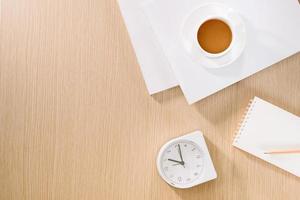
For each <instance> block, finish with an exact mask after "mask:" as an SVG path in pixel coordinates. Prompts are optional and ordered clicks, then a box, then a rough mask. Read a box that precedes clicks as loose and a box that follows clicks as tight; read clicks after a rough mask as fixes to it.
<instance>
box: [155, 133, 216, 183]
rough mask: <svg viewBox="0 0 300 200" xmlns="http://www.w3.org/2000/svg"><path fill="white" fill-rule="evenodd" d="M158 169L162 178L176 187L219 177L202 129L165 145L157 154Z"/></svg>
mask: <svg viewBox="0 0 300 200" xmlns="http://www.w3.org/2000/svg"><path fill="white" fill-rule="evenodd" d="M157 169H158V172H159V175H160V176H161V177H162V179H163V180H165V181H166V182H167V183H168V184H170V185H171V186H173V187H176V188H190V187H193V186H196V185H199V184H201V183H204V182H207V181H209V180H212V179H215V178H217V173H216V171H215V168H214V166H213V163H212V160H211V158H210V155H209V152H208V149H207V146H206V143H205V140H204V137H203V134H202V133H201V132H200V131H195V132H192V133H190V134H187V135H184V136H181V137H179V138H175V139H172V140H170V141H169V142H167V143H166V144H165V145H163V146H162V148H161V149H160V151H159V153H158V156H157Z"/></svg>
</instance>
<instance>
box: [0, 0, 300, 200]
mask: <svg viewBox="0 0 300 200" xmlns="http://www.w3.org/2000/svg"><path fill="white" fill-rule="evenodd" d="M1 8H2V11H1V12H2V13H1V30H0V31H1V32H0V34H1V35H0V199H1V200H41V199H43V200H47V199H51V200H60V199H61V200H68V199H70V200H76V199H78V200H85V199H86V200H94V199H95V200H99V199H109V200H110V199H112V200H115V199H124V200H134V199H145V200H150V199H151V200H152V199H157V200H159V199H161V200H162V199H172V200H198V199H212V200H214V199H215V200H220V199H225V200H241V199H243V200H247V199H255V200H260V199H265V200H269V199H272V200H282V199H285V200H294V199H295V200H296V199H299V196H300V190H299V188H300V180H299V179H298V178H296V177H295V176H293V175H290V174H288V173H286V172H284V171H282V170H280V169H278V168H276V167H274V166H272V165H270V164H267V163H265V162H263V161H261V160H258V159H256V158H255V157H253V156H250V155H248V154H246V153H244V152H241V151H239V150H237V149H234V148H233V147H232V146H231V141H232V138H233V136H234V131H235V129H236V126H237V123H238V122H239V121H240V118H241V116H242V114H243V112H244V108H245V107H246V105H247V103H248V101H249V99H250V98H252V97H253V96H254V95H257V96H259V97H261V98H264V99H266V100H268V101H270V102H272V103H274V104H276V105H278V106H281V107H283V108H284V109H286V110H288V111H290V112H292V113H294V114H297V115H300V55H299V54H298V55H294V56H292V57H290V58H288V59H286V60H284V61H282V62H280V63H278V64H276V65H274V66H273V67H271V68H268V69H266V70H263V71H262V72H260V73H258V74H256V75H254V76H251V77H249V78H247V79H245V80H243V81H240V82H239V83H237V84H234V85H232V86H231V87H228V88H226V89H224V90H222V91H220V92H218V93H216V94H214V95H212V96H210V97H208V98H206V99H204V100H202V101H200V102H198V103H196V104H194V105H192V106H189V105H188V104H187V103H186V101H185V99H184V97H183V95H182V93H181V91H180V89H179V88H175V89H171V90H168V91H166V92H163V93H160V94H156V95H153V96H149V95H148V94H147V90H146V87H145V84H144V81H143V78H142V75H141V73H140V69H139V66H138V63H137V61H136V58H135V55H134V51H133V49H132V46H131V44H130V40H129V37H128V34H127V31H126V27H125V25H124V22H123V19H122V17H121V14H120V11H119V8H118V5H117V3H116V1H111V0H85V1H82V0H2V5H1ZM195 129H201V130H202V131H203V132H204V134H205V137H206V140H207V143H208V147H209V149H210V152H211V156H212V159H213V162H214V164H215V167H216V170H217V172H218V179H216V180H214V181H211V182H208V183H206V184H203V185H201V186H198V187H195V188H192V189H189V190H177V189H173V188H171V187H169V186H168V185H167V184H166V183H164V182H163V181H162V179H160V177H159V176H158V174H157V171H156V168H155V158H156V154H157V151H158V149H159V148H160V147H161V145H162V144H164V143H165V142H166V141H168V140H169V139H171V138H173V137H177V136H179V135H182V134H184V133H188V132H190V131H193V130H195Z"/></svg>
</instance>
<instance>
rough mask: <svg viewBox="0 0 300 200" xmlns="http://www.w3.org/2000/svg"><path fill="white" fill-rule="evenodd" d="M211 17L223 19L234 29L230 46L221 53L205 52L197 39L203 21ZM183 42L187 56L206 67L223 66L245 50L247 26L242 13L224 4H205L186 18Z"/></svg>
mask: <svg viewBox="0 0 300 200" xmlns="http://www.w3.org/2000/svg"><path fill="white" fill-rule="evenodd" d="M209 19H221V20H223V21H224V22H226V23H227V24H228V25H229V26H230V28H231V31H232V36H233V37H232V42H231V44H230V46H229V47H228V48H227V49H226V50H225V51H224V52H221V53H219V54H210V53H208V52H205V51H204V50H203V49H202V48H201V47H200V45H199V43H198V40H197V32H198V29H199V27H200V25H201V24H202V23H204V22H205V21H207V20H209ZM181 37H182V44H183V48H184V49H185V51H186V53H187V56H189V57H190V58H191V59H192V60H193V61H194V62H195V63H197V64H199V65H201V66H203V67H206V68H221V67H225V66H227V65H229V64H231V63H232V62H234V61H235V60H236V59H237V58H238V57H239V56H240V55H241V54H242V52H243V50H244V47H245V44H246V28H245V25H244V22H243V20H242V18H241V17H240V15H239V14H238V13H237V12H235V11H234V10H233V9H231V8H229V7H226V6H224V5H222V4H215V3H214V4H212V3H210V4H205V5H203V6H201V7H199V8H197V9H195V10H194V11H193V12H191V14H189V15H188V16H187V18H186V20H184V24H183V26H182V34H181Z"/></svg>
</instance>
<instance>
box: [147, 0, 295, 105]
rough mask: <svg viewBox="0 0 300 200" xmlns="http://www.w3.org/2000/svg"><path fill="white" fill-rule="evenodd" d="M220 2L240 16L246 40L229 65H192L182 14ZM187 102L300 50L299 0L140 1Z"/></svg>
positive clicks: (191, 101) (206, 94)
mask: <svg viewBox="0 0 300 200" xmlns="http://www.w3.org/2000/svg"><path fill="white" fill-rule="evenodd" d="M212 2H216V3H222V4H225V5H227V6H229V7H231V8H233V9H234V10H236V11H237V12H238V13H239V14H240V15H241V17H242V18H243V20H244V22H245V26H246V31H247V42H246V47H245V49H244V52H243V54H242V55H241V56H240V57H239V58H238V59H237V60H236V61H235V62H234V63H232V64H230V65H229V66H228V67H225V68H221V69H208V68H205V67H202V66H199V64H195V62H193V61H192V60H191V59H190V58H189V57H188V56H186V52H184V51H185V50H184V49H183V48H182V45H181V35H180V33H181V31H182V30H181V29H182V25H183V24H184V20H185V19H186V17H187V16H188V15H189V14H190V13H191V12H192V11H194V10H195V9H196V8H197V7H199V6H201V5H203V4H205V3H212ZM143 8H144V11H145V13H146V15H147V16H148V18H149V20H150V22H151V24H152V26H153V30H154V31H155V33H156V35H157V38H158V40H159V42H160V44H161V46H162V48H163V49H164V52H165V55H166V56H167V58H168V60H169V62H170V64H171V66H172V68H173V71H174V73H175V76H176V78H177V80H178V82H179V84H180V86H181V89H182V90H183V93H184V95H185V97H186V99H187V101H188V102H189V103H194V102H196V101H198V100H201V99H203V98H205V97H207V96H209V95H211V94H213V93H215V92H217V91H219V90H221V89H223V88H225V87H227V86H229V85H231V84H233V83H235V82H238V81H240V80H242V79H244V78H246V77H248V76H250V75H252V74H254V73H256V72H258V71H260V70H262V69H265V68H266V67H268V66H270V65H272V64H274V63H276V62H279V61H280V60H282V59H284V58H287V57H288V56H291V55H293V54H295V53H297V52H299V50H300V37H299V35H300V6H299V3H298V1H297V0H284V1H283V0H252V1H247V2H246V1H240V0H186V1H182V0H152V1H149V2H147V3H145V4H144V5H143Z"/></svg>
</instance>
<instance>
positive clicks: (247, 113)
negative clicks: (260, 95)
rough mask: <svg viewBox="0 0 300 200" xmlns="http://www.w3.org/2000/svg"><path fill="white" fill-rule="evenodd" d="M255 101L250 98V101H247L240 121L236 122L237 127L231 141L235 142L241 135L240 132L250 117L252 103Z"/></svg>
mask: <svg viewBox="0 0 300 200" xmlns="http://www.w3.org/2000/svg"><path fill="white" fill-rule="evenodd" d="M255 103H256V100H255V99H251V100H250V102H249V103H248V105H247V107H246V110H245V112H244V114H243V116H242V119H241V121H240V123H239V124H238V127H237V129H236V131H235V136H234V138H233V143H237V141H238V139H239V138H240V137H241V134H242V132H243V130H244V128H245V126H246V124H247V121H248V119H249V117H250V114H251V112H252V110H253V108H254V105H255Z"/></svg>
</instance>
